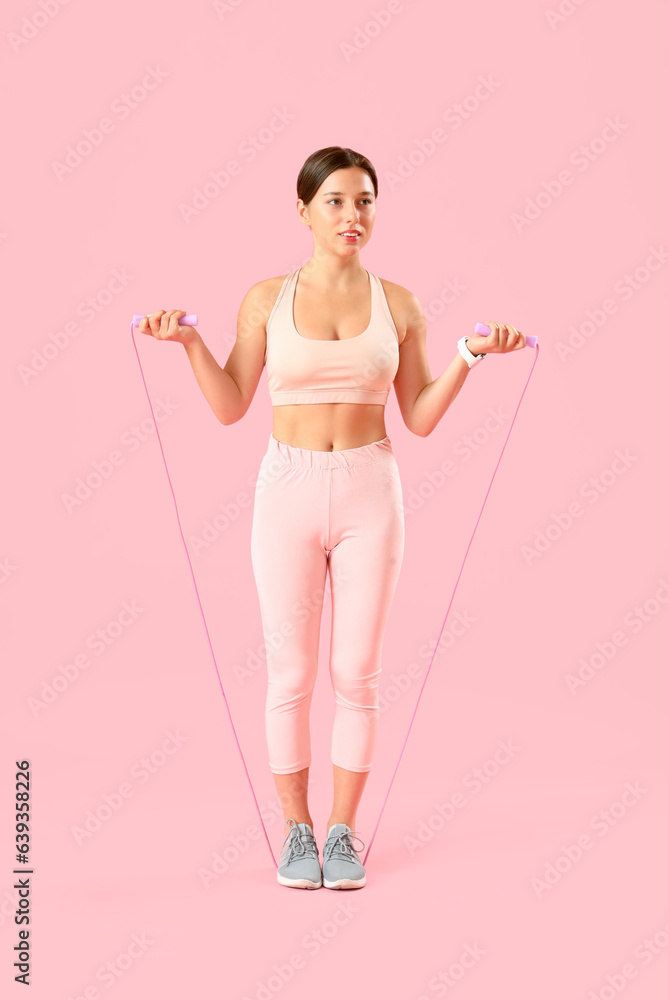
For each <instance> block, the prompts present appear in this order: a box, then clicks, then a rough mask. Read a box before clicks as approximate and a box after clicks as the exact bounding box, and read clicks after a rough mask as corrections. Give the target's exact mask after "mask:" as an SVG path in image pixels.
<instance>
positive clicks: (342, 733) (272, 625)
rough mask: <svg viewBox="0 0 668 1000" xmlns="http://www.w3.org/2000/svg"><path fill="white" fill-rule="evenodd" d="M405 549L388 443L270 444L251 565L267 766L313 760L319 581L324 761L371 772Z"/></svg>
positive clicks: (289, 766) (291, 766)
mask: <svg viewBox="0 0 668 1000" xmlns="http://www.w3.org/2000/svg"><path fill="white" fill-rule="evenodd" d="M403 553H404V514H403V501H402V492H401V481H400V478H399V469H398V466H397V462H396V458H395V456H394V453H393V451H392V445H391V442H390V439H389V437H385V438H383V439H382V440H381V441H374V442H372V443H371V444H366V445H362V446H361V447H359V448H346V449H344V450H341V451H314V450H310V449H307V448H296V447H293V446H292V445H288V444H284V443H283V442H281V441H278V440H277V439H276V438H275V437H274V436H273V434H271V435H270V437H269V445H268V448H267V452H266V454H265V456H264V458H263V459H262V462H261V465H260V470H259V474H258V479H257V483H256V487H255V497H254V506H253V523H252V529H251V559H252V565H253V574H254V576H255V582H256V585H257V591H258V597H259V601H260V612H261V619H262V630H263V633H264V642H265V647H266V657H267V676H268V684H267V700H266V711H265V727H266V738H267V747H268V751H269V766H270V769H271V770H272V771H273V772H274V773H275V774H291V773H292V772H294V771H300V770H302V768H305V767H308V766H309V765H310V763H311V738H310V707H311V698H312V694H313V689H314V685H315V680H316V675H317V671H318V645H319V641H320V623H321V618H322V603H323V596H324V593H325V583H326V574H327V573H329V583H330V592H331V601H332V632H331V644H330V654H329V675H330V679H331V683H332V688H333V691H334V702H335V707H334V723H333V730H332V749H331V760H332V762H333V763H334V764H338V765H339V767H344V768H347V769H348V770H350V771H369V770H370V769H371V765H372V760H373V754H374V749H375V745H376V738H377V728H378V717H379V714H380V711H379V678H380V672H381V652H382V646H383V635H384V631H385V626H386V623H387V619H388V616H389V612H390V605H391V603H392V599H393V597H394V593H395V590H396V585H397V581H398V578H399V571H400V569H401V563H402V560H403Z"/></svg>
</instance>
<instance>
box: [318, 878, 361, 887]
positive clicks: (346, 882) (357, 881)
mask: <svg viewBox="0 0 668 1000" xmlns="http://www.w3.org/2000/svg"><path fill="white" fill-rule="evenodd" d="M322 884H323V885H324V887H325V889H361V888H362V886H364V885H366V875H364V876H363V877H362V878H340V879H337V880H336V882H329V881H328V880H327V879H326V878H323V880H322Z"/></svg>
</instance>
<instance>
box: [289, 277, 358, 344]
mask: <svg viewBox="0 0 668 1000" xmlns="http://www.w3.org/2000/svg"><path fill="white" fill-rule="evenodd" d="M364 270H365V271H366V268H364ZM300 271H301V267H300V268H298V269H297V270H296V271H295V280H294V281H293V283H292V296H291V298H290V323H291V324H292V329H293V330H294V332H295V333H296V335H297V336H298V337H299V339H300V340H307V341H309V342H310V343H311V344H347V343H348V341H350V340H359V339H360V337H363V336H364V334H365V333H368V332H369V330H370V329H371V326H372V324H373V305H374V302H373V299H374V291H373V281H372V280H371V272H370V271H366V273H367V274H368V275H369V288H370V289H371V316H370V317H369V325H368V326H367V328H366V330H362V332H361V333H356V334H355V336H354V337H344V338H343V340H342V339H341V338H340V337H339V339H338V340H321V339H320V338H318V337H303V336H302V334H301V333H300V332H299V330H298V329H297V324H296V323H295V294H296V291H297V281H298V280H299V272H300Z"/></svg>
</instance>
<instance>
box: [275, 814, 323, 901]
mask: <svg viewBox="0 0 668 1000" xmlns="http://www.w3.org/2000/svg"><path fill="white" fill-rule="evenodd" d="M287 823H288V826H292V829H291V830H290V833H289V834H288V835H287V837H286V838H285V840H284V841H283V847H282V849H281V860H280V863H279V866H278V869H277V871H276V878H277V879H278V881H279V882H280V884H281V885H290V886H293V887H294V888H295V889H319V888H320V886H321V885H322V872H321V869H320V859H319V858H318V847H317V845H316V842H315V837H314V836H313V830H312V829H311V827H310V826H309V825H308V823H295V821H294V819H292V818H290V819H289V820H287Z"/></svg>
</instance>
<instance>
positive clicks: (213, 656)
mask: <svg viewBox="0 0 668 1000" xmlns="http://www.w3.org/2000/svg"><path fill="white" fill-rule="evenodd" d="M184 318H185V317H184ZM130 334H131V336H132V343H133V344H134V349H135V354H136V355H137V363H138V364H139V371H140V372H141V377H142V382H143V383H144V389H145V390H146V398H147V399H148V405H149V408H150V410H151V416H152V417H153V424H154V426H155V433H156V436H157V438H158V444H159V445H160V451H161V453H162V461H163V463H164V466H165V472H166V473H167V481H168V483H169V488H170V490H171V492H172V499H173V500H174V509H175V511H176V520H177V523H178V526H179V532H180V534H181V540H182V542H183V547H184V549H185V552H186V558H187V560H188V565H189V567H190V575H191V577H192V581H193V586H194V588H195V596H196V598H197V604H198V606H199V610H200V614H201V616H202V622H203V624H204V631H205V633H206V638H207V641H208V643H209V649H210V651H211V658H212V660H213V664H214V667H215V668H216V674H217V676H218V683H219V684H220V690H221V692H222V695H223V700H224V701H225V707H226V708H227V714H228V717H229V720H230V725H231V727H232V733H233V735H234V739H235V742H236V744H237V749H238V750H239V755H240V757H241V762H242V764H243V766H244V771H245V772H246V777H247V778H248V784H249V785H250V790H251V794H252V796H253V801H254V802H255V807H256V809H257V812H258V816H259V817H260V823H261V825H262V829H263V831H264V836H265V840H266V841H267V846H268V848H269V853H270V854H271V860H272V861H273V863H274V866H276V858H275V857H274V852H273V850H272V847H271V843H270V841H269V836H268V834H267V829H266V827H265V825H264V820H263V819H262V813H261V811H260V806H259V805H258V801H257V798H256V795H255V789H254V788H253V782H252V781H251V777H250V774H249V773H248V768H247V767H246V759H245V757H244V755H243V751H242V749H241V744H240V743H239V739H238V737H237V732H236V729H235V728H234V722H233V720H232V714H231V712H230V706H229V704H228V701H227V697H226V696H225V689H224V688H223V682H222V680H221V679H220V671H219V670H218V664H217V662H216V656H215V653H214V651H213V646H212V644H211V637H210V635H209V629H208V627H207V624H206V618H205V617H204V609H203V608H202V602H201V600H200V596H199V591H198V589H197V582H196V580H195V573H194V571H193V566H192V562H191V560H190V553H189V552H188V545H187V543H186V540H185V536H184V534H183V529H182V527H181V518H180V516H179V508H178V504H177V502H176V494H175V493H174V487H173V486H172V480H171V478H170V475H169V469H168V467H167V459H166V458H165V452H164V449H163V447H162V440H161V438H160V432H159V430H158V422H157V420H156V419H155V413H154V412H153V404H152V403H151V397H150V395H149V391H148V386H147V385H146V379H145V378H144V370H143V368H142V365H141V359H140V357H139V351H138V350H137V343H136V341H135V335H134V322H133V323H131V324H130ZM535 349H536V357H535V358H534V361H533V364H532V366H531V369H530V371H529V374H528V376H527V380H526V382H525V384H524V388H523V389H522V395H521V396H520V398H519V402H518V404H517V407H516V409H515V413H514V415H513V419H512V420H511V422H510V427H509V428H508V433H507V434H506V440H505V441H504V442H503V448H502V449H501V452H500V454H499V457H498V459H497V463H496V466H495V468H494V472H493V473H492V478H491V479H490V481H489V486H488V487H487V493H486V494H485V499H484V500H483V502H482V507H481V508H480V513H479V514H478V520H477V521H476V523H475V527H474V529H473V533H472V535H471V538H470V540H469V544H468V546H467V548H466V552H465V553H464V559H463V560H462V565H461V568H460V570H459V575H458V577H457V580H456V582H455V586H454V590H453V591H452V596H451V598H450V603H449V605H448V609H447V611H446V612H445V617H444V618H443V624H442V625H441V630H440V632H439V633H438V638H437V640H436V642H435V644H434V651H433V653H432V654H431V660H430V661H429V666H428V667H427V672H426V673H425V675H424V680H423V681H422V687H421V688H420V691H419V693H418V697H417V701H416V702H415V708H414V709H413V715H412V716H411V721H410V723H409V725H408V731H407V733H406V737H405V739H404V742H403V746H402V748H401V752H400V753H399V759H398V760H397V764H396V767H395V768H394V773H393V774H392V778H391V780H390V784H389V786H388V789H387V793H386V795H385V799H384V801H383V805H382V807H381V810H380V814H379V816H378V820H377V822H376V825H375V827H374V831H373V833H372V835H371V840H370V842H369V846H368V848H367V852H366V854H365V855H364V860H363V862H362V864H363V865H366V862H367V858H368V857H369V853H370V851H371V846H372V844H373V842H374V839H375V836H376V833H377V831H378V827H379V826H380V821H381V819H382V817H383V813H384V811H385V806H386V805H387V800H388V798H389V795H390V791H391V790H392V785H393V784H394V779H395V777H396V775H397V771H398V770H399V764H400V763H401V758H402V757H403V755H404V750H405V749H406V743H407V742H408V737H409V736H410V732H411V729H412V728H413V722H414V721H415V715H416V713H417V708H418V705H419V704H420V698H421V697H422V692H423V691H424V686H425V684H426V683H427V678H428V677H429V671H430V670H431V665H432V663H433V662H434V657H435V655H436V650H437V649H438V645H439V643H440V641H441V635H442V634H443V629H444V628H445V623H446V621H447V619H448V615H449V613H450V608H451V607H452V602H453V600H454V597H455V593H456V592H457V587H458V585H459V580H460V578H461V575H462V572H463V570H464V564H465V563H466V558H467V556H468V554H469V549H470V548H471V543H472V542H473V538H474V536H475V533H476V531H477V529H478V524H479V523H480V518H481V517H482V512H483V510H484V509H485V504H486V503H487V497H488V496H489V492H490V490H491V488H492V483H493V482H494V477H495V476H496V472H497V469H498V468H499V464H500V462H501V458H502V457H503V453H504V451H505V450H506V445H507V443H508V438H509V437H510V432H511V431H512V429H513V425H514V424H515V419H516V417H517V413H518V411H519V408H520V405H521V403H522V400H523V399H524V393H525V392H526V390H527V386H528V385H529V381H530V379H531V376H532V375H533V370H534V368H535V367H536V361H537V360H538V352H539V347H538V343H537V342H536V343H535Z"/></svg>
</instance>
